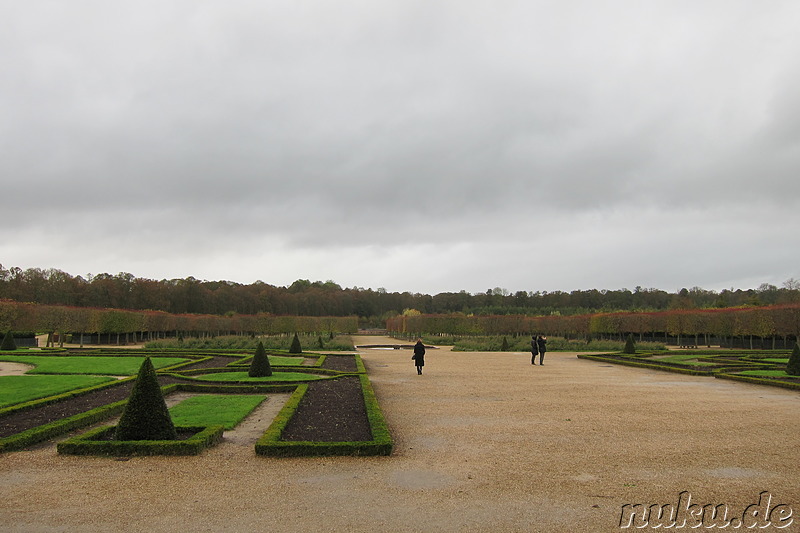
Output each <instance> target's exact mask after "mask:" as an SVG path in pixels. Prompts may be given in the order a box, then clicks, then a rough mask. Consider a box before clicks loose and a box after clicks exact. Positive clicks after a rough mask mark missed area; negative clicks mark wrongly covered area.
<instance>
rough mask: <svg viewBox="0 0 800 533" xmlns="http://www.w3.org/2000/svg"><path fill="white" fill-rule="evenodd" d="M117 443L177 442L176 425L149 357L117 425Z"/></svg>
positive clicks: (140, 371) (143, 365)
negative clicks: (131, 441) (132, 441)
mask: <svg viewBox="0 0 800 533" xmlns="http://www.w3.org/2000/svg"><path fill="white" fill-rule="evenodd" d="M115 438H116V440H175V439H176V438H177V433H176V432H175V425H174V424H173V423H172V418H171V417H170V415H169V410H168V409H167V403H166V402H165V401H164V395H163V394H162V392H161V386H159V384H158V379H157V378H156V370H155V368H153V363H152V362H151V361H150V358H149V357H146V358H145V360H144V362H143V363H142V366H141V367H140V368H139V375H138V376H137V377H136V383H134V384H133V390H132V391H131V395H130V397H129V398H128V404H127V405H126V406H125V411H124V412H123V413H122V417H121V418H120V420H119V424H117V431H116V434H115Z"/></svg>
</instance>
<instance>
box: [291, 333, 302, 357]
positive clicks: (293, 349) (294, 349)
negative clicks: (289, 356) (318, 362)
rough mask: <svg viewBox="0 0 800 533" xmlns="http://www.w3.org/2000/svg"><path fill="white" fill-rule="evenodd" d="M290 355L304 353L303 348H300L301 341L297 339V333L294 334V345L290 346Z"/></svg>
mask: <svg viewBox="0 0 800 533" xmlns="http://www.w3.org/2000/svg"><path fill="white" fill-rule="evenodd" d="M289 353H303V348H302V347H301V346H300V339H298V338H297V333H295V334H294V338H293V339H292V345H291V346H289Z"/></svg>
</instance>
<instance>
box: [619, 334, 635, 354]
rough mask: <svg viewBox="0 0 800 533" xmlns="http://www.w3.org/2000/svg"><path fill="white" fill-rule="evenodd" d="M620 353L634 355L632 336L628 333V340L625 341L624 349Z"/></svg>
mask: <svg viewBox="0 0 800 533" xmlns="http://www.w3.org/2000/svg"><path fill="white" fill-rule="evenodd" d="M622 353H627V354H634V353H636V343H635V342H633V335H632V334H630V333H628V338H627V339H625V348H623V349H622Z"/></svg>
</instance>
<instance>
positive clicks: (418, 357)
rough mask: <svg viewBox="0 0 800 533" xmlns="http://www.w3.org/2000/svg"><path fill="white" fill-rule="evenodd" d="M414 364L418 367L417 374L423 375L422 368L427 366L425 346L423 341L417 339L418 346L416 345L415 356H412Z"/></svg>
mask: <svg viewBox="0 0 800 533" xmlns="http://www.w3.org/2000/svg"><path fill="white" fill-rule="evenodd" d="M411 359H413V360H414V364H415V365H416V366H417V374H419V375H422V367H423V366H425V345H424V344H422V339H417V344H415V345H414V355H412V356H411Z"/></svg>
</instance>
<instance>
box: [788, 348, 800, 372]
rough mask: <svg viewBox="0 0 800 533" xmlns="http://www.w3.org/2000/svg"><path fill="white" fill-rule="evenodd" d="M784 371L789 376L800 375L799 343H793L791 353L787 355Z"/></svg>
mask: <svg viewBox="0 0 800 533" xmlns="http://www.w3.org/2000/svg"><path fill="white" fill-rule="evenodd" d="M786 373H787V374H789V375H790V376H800V344H798V343H794V349H793V350H792V355H791V356H789V364H787V365H786Z"/></svg>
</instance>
